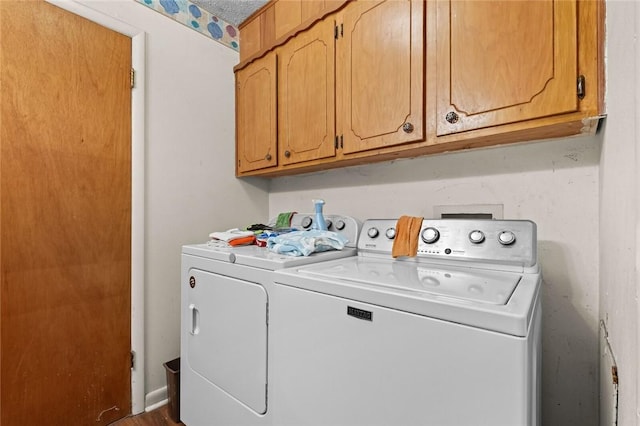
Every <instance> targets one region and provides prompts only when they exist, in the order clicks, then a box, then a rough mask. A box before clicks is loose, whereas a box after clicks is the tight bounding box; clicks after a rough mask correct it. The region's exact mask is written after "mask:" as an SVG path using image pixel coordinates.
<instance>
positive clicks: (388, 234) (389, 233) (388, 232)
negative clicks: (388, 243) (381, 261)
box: [384, 228, 396, 240]
mask: <svg viewBox="0 0 640 426" xmlns="http://www.w3.org/2000/svg"><path fill="white" fill-rule="evenodd" d="M384 235H385V236H386V237H387V238H388V239H390V240H393V239H394V238H395V237H396V228H389V229H387V230H386V231H385V233H384Z"/></svg>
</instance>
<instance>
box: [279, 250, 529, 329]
mask: <svg viewBox="0 0 640 426" xmlns="http://www.w3.org/2000/svg"><path fill="white" fill-rule="evenodd" d="M274 281H275V283H276V285H278V284H283V285H287V286H291V287H297V288H300V289H306V290H311V291H315V292H319V293H324V294H328V295H332V296H337V297H341V298H345V299H349V300H354V301H359V302H364V303H369V304H373V305H378V306H382V307H387V308H391V309H397V310H400V311H404V312H410V313H414V314H418V315H423V316H426V317H430V318H434V319H440V320H444V321H450V322H453V323H458V324H465V325H469V326H472V327H477V328H483V329H485V330H491V331H496V332H500V333H506V334H510V335H513V336H523V337H524V336H527V333H528V330H529V325H530V324H531V320H532V318H533V313H534V310H535V306H537V305H538V300H539V294H540V291H539V290H540V285H541V276H540V273H538V272H536V273H518V272H506V271H495V270H486V269H479V268H470V267H463V266H444V265H437V264H433V263H425V262H409V261H397V260H392V259H382V258H370V257H364V256H354V257H349V258H346V259H338V260H332V261H329V262H325V263H318V264H314V265H306V266H301V267H296V268H288V269H281V270H279V271H276V272H275V273H274Z"/></svg>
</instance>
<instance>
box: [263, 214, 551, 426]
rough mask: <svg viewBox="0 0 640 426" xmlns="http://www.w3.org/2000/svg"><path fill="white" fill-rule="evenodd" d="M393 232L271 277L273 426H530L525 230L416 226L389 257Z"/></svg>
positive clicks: (535, 419) (464, 223)
mask: <svg viewBox="0 0 640 426" xmlns="http://www.w3.org/2000/svg"><path fill="white" fill-rule="evenodd" d="M395 225H396V221H395V220H368V221H366V222H365V223H364V226H363V229H362V233H361V235H360V239H359V241H358V255H357V256H356V257H351V258H346V259H340V260H335V261H330V262H325V263H321V264H317V265H308V266H302V267H295V268H291V269H285V270H281V271H277V272H275V273H274V277H275V278H274V280H275V286H274V294H273V296H274V297H273V299H272V303H271V309H272V314H271V320H270V321H271V322H270V324H271V328H272V333H271V336H270V338H271V340H272V344H273V347H274V362H273V364H272V365H273V368H272V374H273V376H274V377H275V381H274V387H273V389H272V391H273V393H274V407H273V409H274V412H273V416H274V417H273V421H274V424H275V425H278V426H305V425H318V426H327V425H331V426H342V425H344V426H347V425H348V426H354V425H363V426H364V425H366V426H372V425H381V426H382V425H384V426H388V425H400V426H411V425H427V426H483V425H484V426H536V425H539V424H540V402H539V401H540V398H539V396H540V357H541V355H540V318H541V306H540V287H541V275H540V268H539V266H538V264H537V260H536V259H537V256H536V227H535V224H534V223H532V222H529V221H492V220H423V223H422V227H421V230H420V240H419V244H418V255H417V256H416V257H414V258H398V259H393V258H392V257H391V248H392V245H393V238H394V237H395V234H396V232H395V228H394V227H395Z"/></svg>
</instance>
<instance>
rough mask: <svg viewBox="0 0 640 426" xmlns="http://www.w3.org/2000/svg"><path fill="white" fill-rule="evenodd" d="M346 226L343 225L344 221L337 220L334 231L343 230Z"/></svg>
mask: <svg viewBox="0 0 640 426" xmlns="http://www.w3.org/2000/svg"><path fill="white" fill-rule="evenodd" d="M345 226H347V224H346V223H344V220H342V219H338V221H336V229H337V230H338V231H342V230H343V229H344V227H345Z"/></svg>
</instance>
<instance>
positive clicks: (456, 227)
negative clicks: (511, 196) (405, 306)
mask: <svg viewBox="0 0 640 426" xmlns="http://www.w3.org/2000/svg"><path fill="white" fill-rule="evenodd" d="M396 226H397V220H396V219H369V220H367V221H365V223H364V225H363V228H362V231H363V232H362V233H361V234H360V239H359V240H358V250H362V251H364V252H374V253H380V254H387V253H388V254H389V255H390V254H391V250H392V249H393V244H394V242H395V241H396V239H397V238H398V235H402V234H405V233H401V232H400V231H399V230H398V229H397V228H396ZM408 238H415V239H417V241H418V253H417V257H418V259H420V258H434V257H435V258H447V259H452V260H461V261H477V262H489V263H500V264H514V265H522V266H524V267H530V266H534V265H535V264H536V262H537V235H536V224H535V223H533V222H531V221H529V220H486V219H477V220H470V219H423V221H422V226H421V228H420V231H419V233H418V234H415V235H410V236H408Z"/></svg>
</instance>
